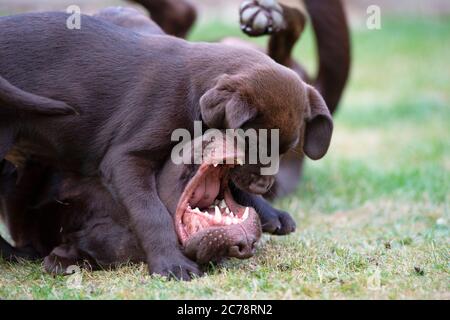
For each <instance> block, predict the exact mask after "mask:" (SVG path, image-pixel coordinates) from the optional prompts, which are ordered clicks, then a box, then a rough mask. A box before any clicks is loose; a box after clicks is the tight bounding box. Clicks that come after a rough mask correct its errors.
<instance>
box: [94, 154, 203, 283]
mask: <svg viewBox="0 0 450 320" xmlns="http://www.w3.org/2000/svg"><path fill="white" fill-rule="evenodd" d="M130 154H132V153H131V152H130V151H128V150H113V151H111V152H109V153H108V154H107V156H106V157H105V159H104V160H103V162H102V164H101V171H102V175H103V182H104V184H105V185H107V186H108V187H109V189H110V190H111V191H112V192H113V193H114V195H115V196H116V198H117V199H118V200H119V201H120V202H121V203H122V204H123V205H124V206H125V208H126V209H127V211H128V214H129V218H130V222H131V225H132V228H133V229H134V232H135V233H136V236H137V238H138V240H139V243H140V245H141V247H142V249H143V250H144V252H145V255H146V259H147V263H148V267H149V270H150V272H151V273H156V274H160V275H164V276H169V277H170V276H174V277H176V278H178V279H183V280H189V279H190V278H191V276H192V275H198V274H200V271H199V268H198V266H197V264H196V263H194V262H193V261H191V260H189V259H188V258H187V257H185V256H184V255H183V253H182V251H181V248H180V246H179V243H178V237H177V235H176V233H175V227H174V221H173V218H172V216H171V215H170V213H169V212H168V210H167V209H166V207H165V206H164V204H163V203H162V202H161V200H160V198H159V195H158V193H157V186H156V178H155V172H154V170H152V164H151V163H149V162H148V161H147V160H145V159H143V158H141V157H138V156H133V155H130Z"/></svg>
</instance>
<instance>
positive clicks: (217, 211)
mask: <svg viewBox="0 0 450 320" xmlns="http://www.w3.org/2000/svg"><path fill="white" fill-rule="evenodd" d="M220 221H222V213H221V212H220V209H219V207H217V206H215V207H214V222H215V223H220Z"/></svg>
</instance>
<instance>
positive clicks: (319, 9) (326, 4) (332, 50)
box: [304, 0, 350, 113]
mask: <svg viewBox="0 0 450 320" xmlns="http://www.w3.org/2000/svg"><path fill="white" fill-rule="evenodd" d="M304 1H305V5H306V9H307V11H308V14H309V16H310V18H311V23H312V26H313V29H314V34H315V38H316V42H317V52H318V55H319V70H318V74H317V78H316V80H315V83H314V86H315V87H316V88H317V89H318V90H319V92H320V93H321V94H322V96H323V98H324V100H325V102H326V103H327V106H328V109H329V110H330V112H331V113H333V112H334V111H335V110H336V108H337V105H338V103H339V100H340V98H341V96H342V93H343V91H344V87H345V85H346V83H347V80H348V76H349V73H350V32H349V28H348V24H347V19H346V16H345V11H344V7H343V4H342V1H341V0H330V1H317V0H304Z"/></svg>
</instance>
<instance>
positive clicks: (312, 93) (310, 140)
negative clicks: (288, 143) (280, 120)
mask: <svg viewBox="0 0 450 320" xmlns="http://www.w3.org/2000/svg"><path fill="white" fill-rule="evenodd" d="M307 88H308V93H307V97H308V102H309V107H310V110H311V114H310V116H309V117H308V119H307V120H306V128H305V142H304V144H303V151H304V152H305V154H306V155H307V156H308V158H310V159H312V160H318V159H320V158H322V157H323V156H324V155H325V154H326V153H327V151H328V147H329V146H330V142H331V135H332V133H333V119H332V118H331V114H330V111H329V110H328V107H327V105H326V104H325V101H324V100H323V98H322V96H321V95H320V94H319V92H318V91H317V90H316V89H314V88H313V87H311V86H308V87H307Z"/></svg>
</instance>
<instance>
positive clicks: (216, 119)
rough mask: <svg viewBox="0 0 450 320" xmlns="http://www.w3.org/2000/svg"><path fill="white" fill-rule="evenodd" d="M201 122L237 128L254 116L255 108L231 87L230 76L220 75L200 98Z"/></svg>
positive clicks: (208, 124) (210, 125) (213, 125)
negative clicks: (215, 82)
mask: <svg viewBox="0 0 450 320" xmlns="http://www.w3.org/2000/svg"><path fill="white" fill-rule="evenodd" d="M200 110H201V114H202V119H203V122H204V123H205V124H206V125H207V126H208V127H209V128H217V129H238V128H240V127H242V125H244V123H246V122H247V121H249V120H251V119H253V118H254V117H256V114H257V110H256V108H254V107H252V106H250V105H248V104H247V103H246V102H245V101H243V99H242V97H241V96H240V94H239V92H238V91H237V90H235V89H234V88H232V86H231V77H229V76H222V78H221V79H220V80H219V81H218V83H217V85H216V86H215V87H213V88H212V89H209V90H208V91H207V92H206V93H205V94H204V95H203V96H202V97H201V98H200Z"/></svg>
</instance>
